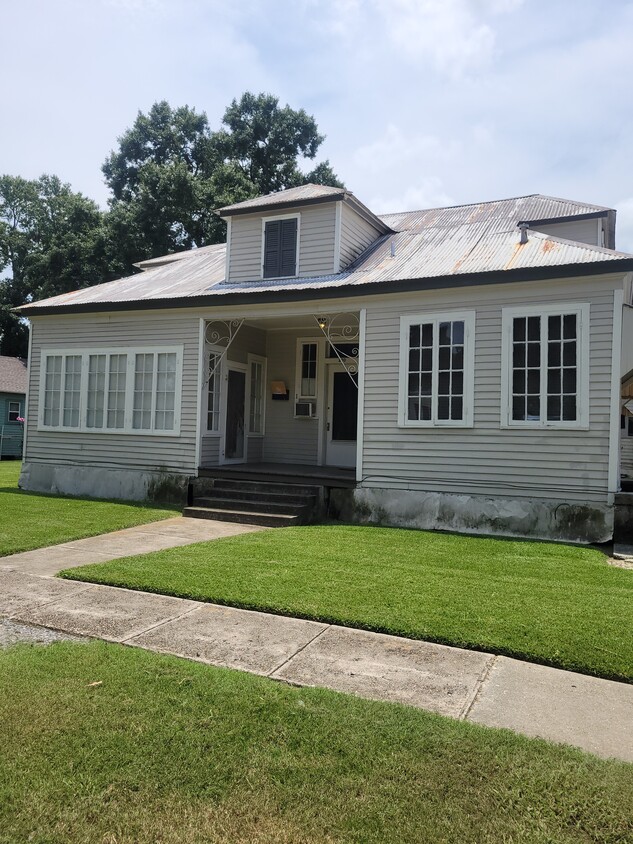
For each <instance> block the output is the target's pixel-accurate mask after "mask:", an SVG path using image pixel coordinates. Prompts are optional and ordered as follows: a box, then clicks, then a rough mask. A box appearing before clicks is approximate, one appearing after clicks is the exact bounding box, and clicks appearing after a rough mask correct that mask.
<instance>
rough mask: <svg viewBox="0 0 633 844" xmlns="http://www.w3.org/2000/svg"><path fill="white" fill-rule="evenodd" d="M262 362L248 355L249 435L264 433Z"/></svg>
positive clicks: (263, 370)
mask: <svg viewBox="0 0 633 844" xmlns="http://www.w3.org/2000/svg"><path fill="white" fill-rule="evenodd" d="M264 372H265V369H264V362H263V361H262V360H254V359H253V358H252V356H250V355H249V380H250V390H249V413H248V432H249V434H263V433H264V377H265V376H264Z"/></svg>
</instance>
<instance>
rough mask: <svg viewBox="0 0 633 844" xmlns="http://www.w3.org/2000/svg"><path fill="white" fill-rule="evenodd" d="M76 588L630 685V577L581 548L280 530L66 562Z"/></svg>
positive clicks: (334, 528)
mask: <svg viewBox="0 0 633 844" xmlns="http://www.w3.org/2000/svg"><path fill="white" fill-rule="evenodd" d="M63 576H66V577H69V578H71V579H74V580H87V581H90V582H94V583H106V584H111V585H115V586H124V587H129V588H132V589H141V590H145V591H150V592H160V593H164V594H168V595H177V596H180V597H183V598H194V599H197V600H202V601H211V602H214V603H220V604H229V605H231V606H237V607H243V608H247V609H258V610H265V611H270V612H275V613H281V614H285V615H294V616H299V617H302V618H311V619H317V620H321V621H328V622H333V623H337V624H343V625H347V626H351V627H360V628H364V629H369V630H377V631H382V632H387V633H393V634H396V635H402V636H409V637H412V638H418V639H426V640H430V641H435V642H441V643H445V644H451V645H457V646H460V647H466V648H475V649H481V650H486V651H491V652H494V653H501V654H506V655H509V656H514V657H517V658H519V659H526V660H530V661H533V662H540V663H543V664H547V665H552V666H556V667H560V668H566V669H569V670H575V671H580V672H584V673H588V674H594V675H597V676H601V677H609V678H613V679H619V680H626V681H633V614H632V613H631V606H633V601H632V599H633V572H631V571H626V570H624V569H617V568H613V567H611V566H609V565H607V563H606V560H605V556H604V555H603V554H602V553H601V552H600V551H597V550H595V549H592V548H584V547H583V548H581V547H575V546H569V545H559V544H553V543H543V542H524V541H512V540H500V539H485V538H476V537H465V536H457V535H449V534H439V533H425V532H421V531H408V530H398V529H389V528H374V527H351V526H340V525H327V526H316V527H300V528H284V529H278V530H274V531H265V532H261V533H251V534H245V535H242V536H238V537H232V538H227V539H221V540H216V541H214V542H206V543H200V544H197V545H190V546H187V547H182V548H174V549H170V550H168V551H161V552H157V553H153V554H147V555H144V556H139V557H128V558H125V559H119V560H113V561H111V562H108V563H99V564H97V565H90V566H84V567H82V568H74V569H71V570H69V571H66V572H64V573H63Z"/></svg>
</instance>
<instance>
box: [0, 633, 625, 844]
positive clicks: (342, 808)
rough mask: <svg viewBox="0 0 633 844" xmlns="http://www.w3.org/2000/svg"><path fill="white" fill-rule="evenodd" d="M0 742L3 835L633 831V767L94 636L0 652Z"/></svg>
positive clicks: (441, 836)
mask: <svg viewBox="0 0 633 844" xmlns="http://www.w3.org/2000/svg"><path fill="white" fill-rule="evenodd" d="M95 684H99V685H95ZM0 747H2V753H1V754H0V842H2V844H16V842H27V841H28V842H33V844H88V842H90V843H91V842H102V844H157V843H158V842H160V844H202V842H225V844H229V843H230V844H239V842H249V844H250V842H252V843H253V844H258V843H259V842H261V843H262V844H263V843H264V842H265V844H271V842H284V844H288V842H329V844H333V843H334V842H346V844H347V842H352V843H353V842H358V844H361V842H362V844H372V842H384V843H385V844H387V842H388V843H389V844H392V842H399V843H401V844H405V843H406V842H411V844H418V843H419V842H424V843H425V844H435V842H437V844H439V842H443V844H446V842H460V844H482V842H491V843H492V842H494V844H497V842H524V841H525V842H528V841H529V842H531V844H539V842H540V844H545V843H546V842H548V844H549V843H550V842H556V844H565V842H570V844H571V843H572V842H574V844H579V842H601V844H623V843H624V842H631V841H633V816H632V815H631V811H630V810H631V806H632V805H633V765H627V764H625V763H618V762H605V761H600V760H598V759H597V758H594V757H591V756H588V755H585V754H583V753H581V752H580V751H575V750H572V749H570V748H564V747H561V746H555V745H550V744H547V743H546V742H543V741H539V740H534V739H527V738H523V737H520V736H516V735H514V734H512V733H510V732H507V731H502V730H489V729H486V728H483V727H478V726H476V725H474V724H466V723H463V722H457V721H452V720H449V719H445V718H441V717H439V716H435V715H431V714H429V713H425V712H422V711H419V710H415V709H413V708H408V707H404V706H399V705H396V704H385V703H375V702H371V701H364V700H360V699H358V698H354V697H352V696H347V695H341V694H337V693H335V692H330V691H327V690H323V689H296V688H292V687H289V686H286V685H283V684H279V683H274V682H273V681H271V680H267V679H264V678H260V677H255V676H252V675H248V674H242V673H239V672H234V671H228V670H224V669H218V668H211V667H208V666H204V665H200V664H197V663H192V662H186V661H185V660H179V659H176V658H174V657H166V656H159V655H157V654H152V653H149V652H145V651H141V650H136V649H132V648H124V647H121V646H118V645H109V644H105V643H102V642H94V643H91V644H86V645H83V644H70V643H60V644H56V645H51V646H48V647H41V646H39V647H38V646H35V647H33V646H30V647H29V646H17V647H14V648H10V649H8V650H6V651H4V652H0Z"/></svg>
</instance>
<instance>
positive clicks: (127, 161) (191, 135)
mask: <svg viewBox="0 0 633 844" xmlns="http://www.w3.org/2000/svg"><path fill="white" fill-rule="evenodd" d="M222 123H223V128H221V129H220V130H219V131H217V132H211V131H210V129H209V124H208V120H207V117H206V114H204V113H202V114H198V113H197V112H196V111H195V110H194V109H191V108H189V107H188V106H182V107H180V108H176V109H172V108H171V106H170V105H169V104H168V103H167V102H165V101H163V102H160V103H155V104H154V105H153V106H152V107H151V109H150V111H149V113H148V114H143V113H142V112H139V113H138V116H137V118H136V121H135V122H134V125H133V126H132V127H131V128H130V129H128V130H127V131H126V132H125V133H124V134H123V135H122V136H121V137H120V138H119V148H118V150H116V151H113V152H111V153H110V155H109V156H108V158H107V160H106V161H105V163H104V165H103V173H104V176H105V180H106V183H107V184H108V186H109V187H110V189H111V190H112V194H113V197H112V200H111V202H110V215H109V226H110V231H111V238H112V242H113V243H114V244H117V245H118V249H119V254H118V259H119V263H120V265H121V266H122V267H123V268H124V269H127V270H128V271H130V272H131V271H132V264H133V263H134V262H135V261H139V260H141V259H143V258H152V257H156V256H158V255H164V254H166V253H168V252H175V251H179V250H182V249H190V248H191V247H193V246H204V245H206V244H209V243H221V242H222V241H223V240H224V237H225V229H224V224H223V223H222V221H221V220H220V219H219V218H218V217H217V215H216V214H214V213H213V209H214V208H219V207H222V206H223V205H228V204H230V203H233V202H239V201H241V200H244V199H250V198H251V197H253V196H257V195H259V194H262V193H269V192H270V191H273V190H281V189H283V188H287V187H294V186H296V185H299V184H304V183H305V182H308V181H317V182H318V183H320V184H331V185H335V186H337V185H338V186H342V185H341V182H340V181H339V180H338V179H337V177H336V176H335V174H334V173H333V172H332V169H331V168H330V166H329V163H328V162H327V161H326V162H323V163H321V164H319V165H318V166H317V167H316V168H315V169H314V170H312V171H311V172H310V173H303V172H302V171H301V170H300V169H299V165H298V162H299V159H300V158H305V159H314V157H315V155H316V152H317V150H318V148H319V146H320V145H321V143H322V141H323V136H322V135H320V134H319V132H318V130H317V126H316V123H315V121H314V118H313V117H310V116H309V115H308V114H306V112H305V111H303V110H301V111H294V110H293V109H291V108H290V107H289V106H285V107H284V108H280V107H279V101H278V99H277V98H276V97H273V96H271V95H269V94H260V95H258V96H255V95H254V94H250V93H246V94H244V95H243V96H242V97H241V99H240V100H239V101H238V100H234V101H233V102H232V103H231V105H230V106H229V107H228V109H227V110H226V112H225V115H224V118H223V121H222Z"/></svg>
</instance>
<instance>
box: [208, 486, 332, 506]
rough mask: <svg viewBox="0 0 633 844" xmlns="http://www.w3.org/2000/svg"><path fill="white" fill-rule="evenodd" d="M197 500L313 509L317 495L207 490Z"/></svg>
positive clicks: (215, 488)
mask: <svg viewBox="0 0 633 844" xmlns="http://www.w3.org/2000/svg"><path fill="white" fill-rule="evenodd" d="M196 497H197V498H232V499H233V500H234V501H263V500H266V501H270V502H271V503H273V502H274V503H275V504H289V505H290V506H295V505H300V506H302V507H311V506H313V505H314V504H316V500H317V499H316V495H290V494H289V493H285V492H251V491H247V490H241V489H220V488H219V487H214V488H213V489H209V490H205V492H204V493H201V494H200V495H198V496H196Z"/></svg>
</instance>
